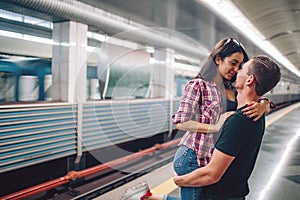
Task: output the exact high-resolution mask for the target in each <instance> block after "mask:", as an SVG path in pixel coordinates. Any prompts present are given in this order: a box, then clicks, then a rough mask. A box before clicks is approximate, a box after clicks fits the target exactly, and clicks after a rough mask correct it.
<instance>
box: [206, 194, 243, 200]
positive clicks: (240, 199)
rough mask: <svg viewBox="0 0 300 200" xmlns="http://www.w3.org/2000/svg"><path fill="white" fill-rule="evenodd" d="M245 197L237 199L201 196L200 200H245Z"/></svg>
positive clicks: (210, 195) (208, 195) (211, 195)
mask: <svg viewBox="0 0 300 200" xmlns="http://www.w3.org/2000/svg"><path fill="white" fill-rule="evenodd" d="M245 199H246V198H245V197H239V198H228V197H222V196H218V195H213V194H205V193H202V194H201V200H245Z"/></svg>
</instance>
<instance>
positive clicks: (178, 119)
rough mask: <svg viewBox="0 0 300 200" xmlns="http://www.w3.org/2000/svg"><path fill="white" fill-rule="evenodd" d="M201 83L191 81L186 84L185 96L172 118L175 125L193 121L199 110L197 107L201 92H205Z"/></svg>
mask: <svg viewBox="0 0 300 200" xmlns="http://www.w3.org/2000/svg"><path fill="white" fill-rule="evenodd" d="M201 83H202V82H201V81H199V80H198V81H197V80H191V81H189V82H188V83H187V84H186V86H185V90H184V94H183V95H182V97H181V100H180V103H179V108H178V111H177V112H176V114H175V115H173V116H172V122H173V124H177V123H182V122H186V121H188V120H191V119H193V117H194V116H195V114H196V111H197V110H199V109H197V108H196V107H197V106H199V100H200V98H201V90H203V85H202V84H201Z"/></svg>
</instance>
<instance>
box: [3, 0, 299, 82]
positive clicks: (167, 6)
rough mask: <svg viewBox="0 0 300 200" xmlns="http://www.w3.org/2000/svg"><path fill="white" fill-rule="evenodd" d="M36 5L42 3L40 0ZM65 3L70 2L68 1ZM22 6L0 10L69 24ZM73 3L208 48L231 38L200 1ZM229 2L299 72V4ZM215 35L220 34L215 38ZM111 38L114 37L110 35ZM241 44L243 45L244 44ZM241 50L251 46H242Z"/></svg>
mask: <svg viewBox="0 0 300 200" xmlns="http://www.w3.org/2000/svg"><path fill="white" fill-rule="evenodd" d="M39 1H40V2H43V0H39ZM67 1H69V2H72V0H67ZM220 1H222V0H220ZM223 1H224V0H223ZM24 2H26V1H22V0H3V1H1V2H0V9H3V10H9V11H13V12H17V13H21V14H24V15H29V16H34V17H37V18H41V19H45V20H49V21H52V22H59V21H66V20H72V19H71V18H70V17H64V16H63V15H61V14H57V13H55V10H54V11H51V10H49V12H41V11H40V10H38V9H32V8H30V6H29V3H28V5H27V6H25V7H24V4H26V3H24ZM27 2H30V1H27ZM77 2H82V3H84V4H88V5H91V6H94V7H97V8H100V9H101V10H104V11H107V12H110V13H113V14H116V15H119V16H122V17H123V18H125V19H128V20H132V21H134V22H137V23H140V24H143V25H145V26H147V27H164V28H167V29H171V30H176V31H178V32H181V33H183V34H184V35H187V36H188V37H190V38H192V39H194V40H196V41H201V43H202V44H203V45H204V46H207V47H210V48H211V47H212V46H213V45H214V43H215V42H216V41H217V40H219V39H221V38H223V37H226V36H228V35H231V32H232V27H228V25H226V23H224V21H223V19H222V18H219V17H216V15H215V14H213V13H212V12H210V11H208V9H204V8H203V5H201V1H200V0H80V1H77ZM232 2H233V3H234V4H235V5H236V6H237V7H238V8H239V9H240V10H241V11H242V12H243V13H244V14H245V15H246V16H247V17H248V19H249V20H250V21H251V22H252V23H253V24H254V25H255V26H256V27H257V29H258V30H259V31H260V32H261V33H262V34H263V35H264V37H265V39H266V40H268V41H270V42H271V43H272V44H273V45H274V46H275V47H276V48H277V49H278V50H279V51H280V52H281V53H282V55H284V56H285V57H286V58H287V59H288V60H289V61H290V62H291V63H292V64H293V65H294V66H295V67H296V68H298V69H299V70H300V1H299V0H232ZM74 19H75V21H76V19H77V18H76V15H74ZM212 23H213V24H214V26H215V28H216V30H215V31H214V34H215V35H216V36H215V37H216V38H214V39H213V40H212V39H207V38H208V37H205V35H207V34H213V32H211V31H209V30H203V24H212ZM200 25H201V28H200ZM89 29H90V30H91V31H95V32H100V33H101V32H103V31H104V32H106V30H103V29H101V28H99V26H93V24H89ZM218 33H221V34H220V35H218ZM111 34H114V33H113V31H112V33H111ZM238 35H240V34H238ZM241 40H243V38H241ZM244 41H245V42H247V40H244ZM245 46H251V45H250V44H246V45H245ZM252 53H253V54H255V53H256V52H252ZM298 80H299V79H298Z"/></svg>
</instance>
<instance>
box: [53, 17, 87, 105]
mask: <svg viewBox="0 0 300 200" xmlns="http://www.w3.org/2000/svg"><path fill="white" fill-rule="evenodd" d="M87 28H88V27H87V25H85V24H81V23H78V22H74V21H68V22H60V23H55V24H54V27H53V41H54V45H53V53H52V55H53V56H52V84H53V100H60V101H66V102H69V103H75V102H84V101H86V93H87V89H86V87H87V86H86V74H87V62H86V61H87V53H86V47H87Z"/></svg>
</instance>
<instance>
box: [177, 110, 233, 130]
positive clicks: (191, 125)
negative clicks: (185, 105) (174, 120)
mask: <svg viewBox="0 0 300 200" xmlns="http://www.w3.org/2000/svg"><path fill="white" fill-rule="evenodd" d="M233 113H234V112H233V111H231V112H226V113H224V114H223V115H221V117H220V119H219V121H218V123H217V124H204V123H200V122H197V121H193V120H189V121H186V122H182V123H178V124H176V128H177V129H179V130H184V131H192V132H201V133H215V132H218V131H219V130H220V129H221V127H222V126H223V123H224V121H225V120H226V119H227V118H228V117H229V116H230V115H232V114H233Z"/></svg>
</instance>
